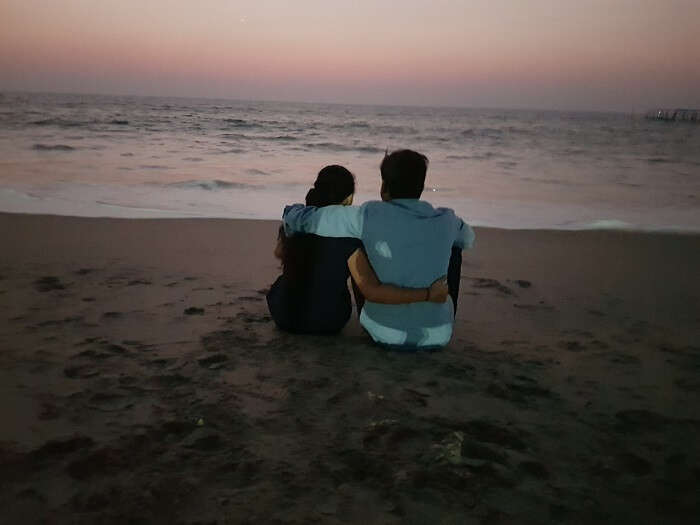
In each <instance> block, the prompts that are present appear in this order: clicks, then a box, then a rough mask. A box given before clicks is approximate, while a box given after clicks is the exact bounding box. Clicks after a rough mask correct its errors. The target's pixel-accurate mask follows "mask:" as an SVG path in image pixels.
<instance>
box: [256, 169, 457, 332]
mask: <svg viewBox="0 0 700 525" xmlns="http://www.w3.org/2000/svg"><path fill="white" fill-rule="evenodd" d="M354 193H355V177H354V176H353V175H352V173H350V172H349V171H348V170H347V169H346V168H344V167H342V166H337V165H333V166H326V167H325V168H323V169H322V170H321V171H320V172H319V173H318V177H317V178H316V182H314V186H313V188H311V189H310V190H309V192H308V193H307V194H306V205H307V206H316V207H323V206H328V205H331V204H341V205H345V206H348V205H350V204H352V198H353V195H354ZM275 256H276V257H277V258H279V259H280V260H281V261H282V270H283V271H282V275H280V276H279V277H278V278H277V280H276V281H275V282H274V284H273V285H272V287H271V288H270V291H269V292H268V294H267V304H268V307H269V308H270V314H271V315H272V318H273V319H274V321H275V323H277V326H278V327H279V328H281V329H283V330H286V331H289V332H295V333H318V334H323V333H336V332H339V331H340V330H341V329H342V328H343V326H345V324H346V323H347V322H348V320H349V319H350V315H351V313H352V303H351V301H350V293H349V291H348V285H347V281H348V277H349V276H350V275H352V278H353V285H355V286H354V288H355V290H354V291H355V302H356V303H357V304H358V311H359V309H360V308H361V305H362V304H363V303H364V299H365V298H366V299H367V300H369V301H372V302H377V303H386V304H403V303H412V302H421V301H433V302H445V301H446V300H447V293H448V291H447V284H446V283H445V280H444V278H442V279H438V280H437V281H435V282H434V283H433V284H432V285H431V287H430V288H400V287H397V286H392V285H385V284H381V283H380V282H379V280H378V279H377V276H376V275H375V273H374V271H373V270H372V267H371V265H370V264H369V261H368V259H367V256H366V254H365V253H364V251H363V250H362V243H361V242H360V241H359V240H357V239H350V238H332V237H319V236H317V235H298V236H294V237H287V236H286V235H285V233H284V229H283V228H282V227H280V230H279V235H278V238H277V247H276V248H275ZM358 289H359V292H358ZM362 296H364V297H362Z"/></svg>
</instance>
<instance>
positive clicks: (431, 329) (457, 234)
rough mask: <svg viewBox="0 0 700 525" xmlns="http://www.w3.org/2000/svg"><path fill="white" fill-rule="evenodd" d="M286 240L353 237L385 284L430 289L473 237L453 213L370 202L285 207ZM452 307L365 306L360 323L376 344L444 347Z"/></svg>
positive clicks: (414, 202)
mask: <svg viewBox="0 0 700 525" xmlns="http://www.w3.org/2000/svg"><path fill="white" fill-rule="evenodd" d="M283 219H284V227H285V230H286V232H287V233H288V234H290V235H291V234H293V233H295V232H299V233H315V234H316V235H321V236H324V237H354V238H356V239H360V240H361V241H362V243H363V244H364V247H365V251H366V252H367V257H368V258H369V261H370V263H371V264H372V268H373V269H374V271H375V272H376V274H377V277H378V278H379V280H380V281H381V282H382V283H385V284H394V285H396V286H402V287H408V288H427V287H429V286H430V285H431V284H432V283H433V282H434V281H435V280H436V279H438V278H440V277H442V276H444V275H446V274H447V268H448V266H449V262H450V254H451V250H452V247H453V246H457V247H460V248H462V249H464V248H470V247H471V246H472V244H473V243H474V238H475V235H474V231H473V230H472V229H471V227H470V226H469V225H468V224H466V223H464V221H462V219H460V218H459V217H457V216H456V215H455V213H454V212H453V211H452V210H451V209H449V208H433V207H432V206H431V205H430V204H429V203H427V202H425V201H421V200H418V199H394V200H391V201H387V202H383V201H370V202H366V203H365V204H363V205H362V206H340V205H337V206H326V207H324V208H314V207H312V206H304V205H302V204H294V205H292V206H287V207H285V209H284V214H283ZM453 312H454V310H453V305H452V301H449V300H448V301H447V302H445V303H441V304H439V303H429V302H420V303H411V304H401V305H389V304H379V303H372V302H370V301H367V302H366V303H365V305H364V307H363V308H362V313H361V314H360V323H361V324H362V326H364V327H365V329H366V330H367V331H368V332H369V334H370V335H371V336H372V338H373V339H374V340H375V341H377V342H378V343H383V344H388V345H399V346H408V347H435V346H444V345H446V344H447V343H448V342H449V340H450V338H451V337H452V326H453V323H454V313H453Z"/></svg>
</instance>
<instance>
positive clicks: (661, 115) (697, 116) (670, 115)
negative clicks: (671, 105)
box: [644, 108, 700, 122]
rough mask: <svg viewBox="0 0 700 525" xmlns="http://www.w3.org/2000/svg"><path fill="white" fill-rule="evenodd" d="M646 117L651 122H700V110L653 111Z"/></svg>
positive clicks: (648, 112)
mask: <svg viewBox="0 0 700 525" xmlns="http://www.w3.org/2000/svg"><path fill="white" fill-rule="evenodd" d="M644 116H645V118H647V119H649V120H666V121H670V122H676V121H680V122H700V109H681V108H677V109H651V110H649V111H647V113H646V115H644Z"/></svg>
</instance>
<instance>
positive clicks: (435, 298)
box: [428, 275, 449, 303]
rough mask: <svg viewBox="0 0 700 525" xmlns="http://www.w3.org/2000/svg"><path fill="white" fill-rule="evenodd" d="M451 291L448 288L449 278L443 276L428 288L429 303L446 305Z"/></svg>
mask: <svg viewBox="0 0 700 525" xmlns="http://www.w3.org/2000/svg"><path fill="white" fill-rule="evenodd" d="M448 295H449V289H448V288H447V277H446V276H444V275H443V276H442V277H440V278H439V279H438V280H436V281H435V282H434V283H433V284H431V285H430V288H428V301H430V302H431V303H444V302H445V301H447V296H448Z"/></svg>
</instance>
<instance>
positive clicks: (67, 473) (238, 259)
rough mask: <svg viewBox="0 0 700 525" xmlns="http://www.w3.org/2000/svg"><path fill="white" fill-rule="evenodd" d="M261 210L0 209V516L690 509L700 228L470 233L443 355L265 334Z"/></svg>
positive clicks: (372, 518) (461, 517) (352, 516)
mask: <svg viewBox="0 0 700 525" xmlns="http://www.w3.org/2000/svg"><path fill="white" fill-rule="evenodd" d="M276 229H277V223H275V222H270V221H244V220H116V219H76V218H66V217H49V216H32V215H11V214H0V246H2V250H3V251H2V254H1V255H0V319H1V320H2V323H1V324H0V509H2V510H0V523H3V524H5V523H8V524H15V523H17V524H19V523H22V524H31V523H59V524H63V523H100V524H112V523H114V524H117V523H118V524H124V523H169V524H173V523H188V524H193V523H220V524H221V523H224V524H226V523H313V522H316V523H341V522H342V523H358V522H362V523H483V524H497V523H551V522H561V523H599V522H609V523H635V524H637V523H690V522H693V521H694V520H695V519H696V517H697V515H698V512H699V511H700V508H699V507H700V503H699V500H700V496H699V495H698V486H699V485H700V440H698V438H697V434H698V431H700V345H699V343H698V334H699V333H700V282H699V280H700V278H699V275H700V272H698V270H697V269H698V268H700V242H698V241H699V240H700V239H699V238H698V236H692V235H671V234H639V233H620V232H547V231H504V230H488V229H478V230H477V235H478V244H477V247H476V249H475V250H474V251H472V252H470V253H467V254H466V255H465V260H464V265H463V279H462V284H461V299H460V305H459V310H458V313H457V324H456V328H455V336H454V338H453V341H452V342H451V343H450V345H449V346H448V347H446V348H445V349H444V350H443V351H441V352H437V353H418V354H398V353H392V352H387V351H385V350H381V349H379V348H377V347H375V346H373V345H372V344H371V343H370V342H369V340H368V339H367V337H366V336H365V335H363V333H362V331H361V329H360V328H359V326H358V324H357V321H356V320H355V319H353V320H352V321H351V322H350V323H349V325H348V326H347V327H346V329H345V330H344V332H343V334H342V335H340V336H338V337H311V336H295V335H290V334H286V333H282V332H280V331H278V330H277V329H276V328H275V327H274V323H272V322H271V320H270V318H269V315H268V312H267V307H266V304H265V301H264V293H265V288H266V287H267V286H269V285H270V283H271V282H272V281H273V280H274V278H275V277H276V275H277V274H278V272H279V269H278V267H277V263H276V261H275V260H274V258H273V257H272V250H273V247H274V240H275V236H276Z"/></svg>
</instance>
